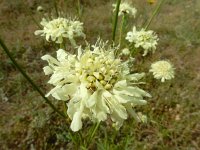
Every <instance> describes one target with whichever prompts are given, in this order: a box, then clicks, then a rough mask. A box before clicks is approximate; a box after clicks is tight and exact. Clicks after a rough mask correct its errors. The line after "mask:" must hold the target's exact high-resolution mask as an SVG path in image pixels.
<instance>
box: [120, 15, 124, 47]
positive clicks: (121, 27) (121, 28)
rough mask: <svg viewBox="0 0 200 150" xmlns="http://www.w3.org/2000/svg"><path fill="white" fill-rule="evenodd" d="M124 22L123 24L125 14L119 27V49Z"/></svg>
mask: <svg viewBox="0 0 200 150" xmlns="http://www.w3.org/2000/svg"><path fill="white" fill-rule="evenodd" d="M124 22H125V14H124V15H123V17H122V20H121V26H120V32H119V45H120V47H121V43H122V36H123V29H124Z"/></svg>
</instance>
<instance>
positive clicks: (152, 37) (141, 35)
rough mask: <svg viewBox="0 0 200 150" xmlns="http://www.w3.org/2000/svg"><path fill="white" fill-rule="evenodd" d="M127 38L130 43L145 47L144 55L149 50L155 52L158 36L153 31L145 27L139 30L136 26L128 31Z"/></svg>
mask: <svg viewBox="0 0 200 150" xmlns="http://www.w3.org/2000/svg"><path fill="white" fill-rule="evenodd" d="M126 39H127V40H128V41H129V42H130V43H134V46H135V47H136V48H138V47H142V48H143V49H144V54H143V56H146V55H147V53H148V52H149V51H152V52H155V50H156V45H157V41H158V37H157V35H156V34H155V33H154V32H153V31H151V30H149V31H145V30H144V29H142V30H140V31H137V30H136V27H135V26H134V27H133V30H132V31H130V32H128V33H127V36H126Z"/></svg>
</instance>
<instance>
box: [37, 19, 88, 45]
mask: <svg viewBox="0 0 200 150" xmlns="http://www.w3.org/2000/svg"><path fill="white" fill-rule="evenodd" d="M40 24H41V25H42V26H43V29H42V30H37V31H35V35H41V36H45V37H46V40H47V41H49V40H51V41H54V42H56V43H59V44H61V43H63V40H64V38H67V39H69V40H70V42H71V43H72V44H73V45H76V43H75V40H74V38H75V37H85V34H84V33H83V23H81V22H80V21H76V20H71V19H66V18H57V19H53V20H51V21H48V20H46V19H44V18H43V19H42V21H41V23H40Z"/></svg>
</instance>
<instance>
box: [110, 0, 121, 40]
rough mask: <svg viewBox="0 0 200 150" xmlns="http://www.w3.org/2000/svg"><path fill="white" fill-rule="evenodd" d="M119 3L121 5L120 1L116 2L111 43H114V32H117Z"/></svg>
mask: <svg viewBox="0 0 200 150" xmlns="http://www.w3.org/2000/svg"><path fill="white" fill-rule="evenodd" d="M120 3H121V0H117V5H116V10H115V18H114V24H113V32H112V40H113V42H114V41H115V35H116V30H117V23H118V14H119V6H120Z"/></svg>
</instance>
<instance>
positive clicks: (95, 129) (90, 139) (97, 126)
mask: <svg viewBox="0 0 200 150" xmlns="http://www.w3.org/2000/svg"><path fill="white" fill-rule="evenodd" d="M99 125H100V122H98V123H97V124H96V126H95V128H94V130H93V131H92V134H91V136H90V137H89V140H88V144H90V142H91V141H92V138H93V137H94V135H95V133H96V131H97V129H98V128H99Z"/></svg>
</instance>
